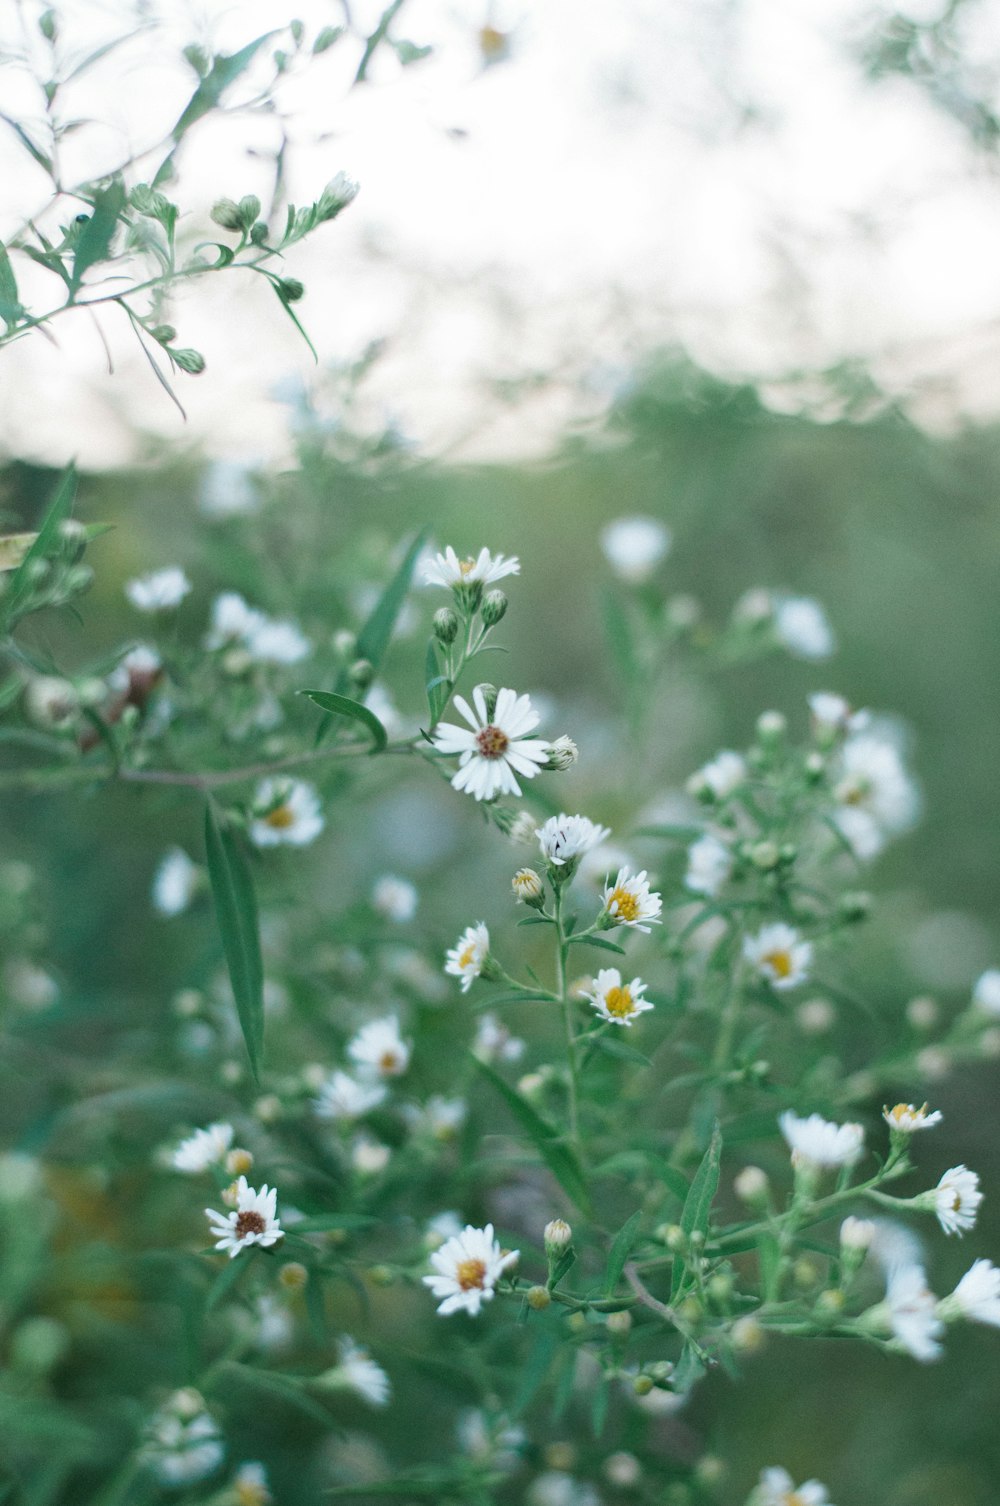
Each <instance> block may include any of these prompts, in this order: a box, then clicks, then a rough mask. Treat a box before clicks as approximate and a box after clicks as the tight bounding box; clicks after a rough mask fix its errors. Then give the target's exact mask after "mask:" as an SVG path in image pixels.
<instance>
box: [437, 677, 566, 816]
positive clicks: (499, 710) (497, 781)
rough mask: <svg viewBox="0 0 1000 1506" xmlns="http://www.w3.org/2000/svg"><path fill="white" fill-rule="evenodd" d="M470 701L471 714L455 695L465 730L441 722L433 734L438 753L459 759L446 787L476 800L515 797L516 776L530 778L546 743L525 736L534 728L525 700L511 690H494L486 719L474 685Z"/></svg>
mask: <svg viewBox="0 0 1000 1506" xmlns="http://www.w3.org/2000/svg"><path fill="white" fill-rule="evenodd" d="M472 700H473V704H474V706H475V710H473V709H472V707H471V706H470V705H469V703H468V701H466V700H465V699H464V697H463V696H460V695H457V696H456V697H455V709H456V710H457V711H458V712H459V714H460V715H461V716H464V717H465V720H466V721H467V722H468V723H469V726H468V727H467V728H466V727H459V726H456V724H455V723H454V722H441V724H440V725H439V727H438V729H437V732H436V733H435V734H434V747H435V748H436V749H437V751H438V752H439V753H445V754H453V753H457V754H458V755H459V761H458V770H457V772H456V773H455V775H454V776H453V778H452V781H451V783H452V788H453V789H456V790H465V791H467V793H468V794H470V795H472V796H474V798H475V799H476V800H495V799H496V797H497V796H498V795H519V794H520V793H521V786H520V785H519V784H518V782H517V778H516V776H517V775H518V774H520V776H521V778H522V779H534V777H535V775H536V774H537V773H538V771H539V769H540V768H541V767H542V766H543V765H544V764H545V763H546V761H547V760H548V756H549V745H548V743H547V742H544V741H543V740H542V738H540V737H530V736H529V735H528V734H529V733H531V732H532V731H533V730H534V729H535V727H537V726H538V713H537V712H536V711H533V710H532V707H531V698H530V696H526V695H518V694H517V693H516V691H513V690H501V691H498V692H497V701H496V706H495V707H494V710H493V715H492V717H491V716H490V715H489V713H488V711H487V709H486V697H485V696H484V694H483V690H482V687H481V686H480V685H477V686H476V688H475V689H474V690H473V692H472Z"/></svg>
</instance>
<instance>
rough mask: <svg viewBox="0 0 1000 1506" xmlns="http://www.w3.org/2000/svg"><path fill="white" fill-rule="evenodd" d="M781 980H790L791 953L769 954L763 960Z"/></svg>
mask: <svg viewBox="0 0 1000 1506" xmlns="http://www.w3.org/2000/svg"><path fill="white" fill-rule="evenodd" d="M761 960H762V961H763V962H766V963H767V965H768V967H769V968H771V970H772V972H774V973H775V974H776V975H777V977H779V978H788V977H790V976H791V972H792V954H791V952H781V951H779V952H767V953H765V955H764V957H763V958H762V959H761Z"/></svg>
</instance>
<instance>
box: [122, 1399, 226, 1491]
mask: <svg viewBox="0 0 1000 1506" xmlns="http://www.w3.org/2000/svg"><path fill="white" fill-rule="evenodd" d="M225 1453H226V1447H225V1444H224V1443H223V1441H222V1434H221V1432H220V1431H219V1425H218V1423H217V1422H216V1421H215V1418H214V1417H212V1415H211V1414H210V1413H209V1412H208V1411H206V1410H205V1405H204V1402H203V1401H202V1398H201V1396H200V1395H199V1394H198V1392H197V1391H192V1390H185V1391H177V1392H175V1394H174V1395H173V1396H172V1397H171V1398H170V1399H169V1401H167V1402H166V1403H165V1404H164V1405H163V1406H162V1407H161V1408H160V1410H159V1411H158V1412H157V1413H156V1414H155V1415H154V1416H153V1417H152V1418H151V1419H150V1421H149V1424H148V1426H147V1429H146V1440H145V1442H144V1444H143V1446H142V1450H141V1458H142V1460H143V1463H144V1464H146V1465H147V1467H148V1468H149V1469H151V1470H152V1472H153V1474H155V1476H156V1478H157V1479H158V1480H159V1482H160V1484H161V1485H165V1486H168V1487H170V1488H172V1489H178V1488H180V1487H182V1486H185V1485H194V1484H196V1483H197V1482H198V1481H199V1480H204V1479H206V1478H207V1477H208V1476H209V1475H211V1474H214V1473H215V1471H216V1470H217V1469H218V1467H219V1465H220V1464H221V1463H222V1461H223V1459H224V1457H225Z"/></svg>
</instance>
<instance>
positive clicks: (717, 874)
mask: <svg viewBox="0 0 1000 1506" xmlns="http://www.w3.org/2000/svg"><path fill="white" fill-rule="evenodd" d="M687 858H688V866H687V873H686V874H685V875H684V887H685V888H686V889H691V890H692V891H693V892H694V893H695V894H707V895H708V897H709V898H710V899H714V898H715V896H716V895H717V894H718V892H719V890H720V889H721V888H722V886H723V884H724V883H726V881H727V879H728V878H729V875H730V874H731V873H732V871H733V854H732V852H731V850H730V849H729V848H728V847H727V846H726V844H725V842H720V841H719V838H718V837H714V836H713V835H712V833H711V832H706V833H705V835H704V836H703V837H699V838H698V840H697V841H696V842H692V843H691V846H690V847H689V848H688V855H687Z"/></svg>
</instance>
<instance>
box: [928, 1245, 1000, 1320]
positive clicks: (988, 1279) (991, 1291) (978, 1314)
mask: <svg viewBox="0 0 1000 1506" xmlns="http://www.w3.org/2000/svg"><path fill="white" fill-rule="evenodd" d="M941 1306H942V1307H944V1308H946V1309H947V1310H948V1311H950V1310H954V1311H955V1312H956V1313H960V1314H961V1315H962V1317H963V1318H971V1319H972V1321H973V1322H975V1323H991V1324H992V1325H993V1327H994V1328H1000V1271H998V1270H997V1268H996V1266H995V1265H994V1264H993V1262H992V1261H991V1260H977V1261H975V1262H974V1264H973V1265H972V1266H970V1268H969V1270H967V1271H966V1273H965V1275H964V1276H963V1277H962V1279H961V1281H960V1282H959V1283H958V1285H957V1286H956V1288H955V1290H954V1291H953V1292H952V1294H951V1296H950V1297H948V1298H946V1299H945V1302H943V1303H942V1304H941Z"/></svg>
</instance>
